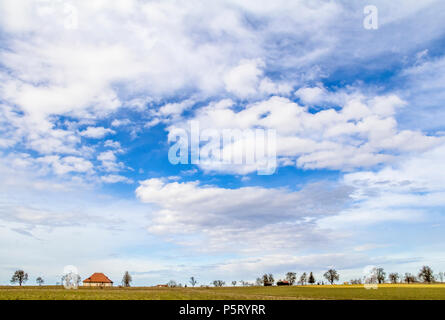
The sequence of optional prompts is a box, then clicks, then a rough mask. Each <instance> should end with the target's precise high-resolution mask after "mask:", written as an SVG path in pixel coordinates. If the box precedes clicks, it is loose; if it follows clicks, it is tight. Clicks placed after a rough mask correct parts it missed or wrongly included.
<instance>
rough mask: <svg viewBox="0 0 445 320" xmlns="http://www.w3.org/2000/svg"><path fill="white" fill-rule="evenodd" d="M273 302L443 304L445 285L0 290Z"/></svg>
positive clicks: (7, 289) (39, 296) (28, 295)
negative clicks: (417, 301)
mask: <svg viewBox="0 0 445 320" xmlns="http://www.w3.org/2000/svg"><path fill="white" fill-rule="evenodd" d="M5 299H7V300H25V299H27V300H29V299H31V300H97V299H100V300H228V299H229V300H245V299H252V300H273V299H283V300H284V299H286V300H287V299H378V300H405V299H427V300H445V284H431V285H424V284H412V285H406V284H397V285H390V284H384V285H380V286H379V288H378V289H376V290H373V289H370V290H367V289H365V288H364V287H363V286H360V285H337V286H336V285H334V286H304V287H302V286H292V287H223V288H156V287H134V288H105V289H92V288H79V289H77V290H66V289H64V288H63V287H59V286H44V287H31V286H26V287H21V288H20V287H17V286H4V287H0V300H5Z"/></svg>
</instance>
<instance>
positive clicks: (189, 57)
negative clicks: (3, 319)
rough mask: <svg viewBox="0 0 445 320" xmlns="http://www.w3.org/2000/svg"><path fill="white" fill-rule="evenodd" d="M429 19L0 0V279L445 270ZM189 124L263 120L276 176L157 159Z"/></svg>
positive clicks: (276, 5)
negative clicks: (271, 140) (69, 273)
mask: <svg viewBox="0 0 445 320" xmlns="http://www.w3.org/2000/svg"><path fill="white" fill-rule="evenodd" d="M371 2H372V3H371ZM367 5H373V6H374V8H376V9H377V10H378V11H377V17H378V20H374V21H373V23H376V28H369V24H368V25H367V24H366V21H368V22H369V20H366V19H367V17H368V14H367V13H365V11H364V8H365V7H366V6H367ZM443 21H445V3H444V2H443V1H434V0H424V1H414V0H404V1H402V0H394V1H383V0H382V1H380V0H375V1H353V2H352V1H327V0H326V1H322V0H314V1H303V0H301V1H284V0H277V1H262V0H255V1H251V0H246V1H242V2H241V1H231V0H226V1H218V0H216V1H212V2H211V3H209V2H208V1H198V0H191V1H183V2H179V1H170V0H166V1H139V0H125V1H123V0H122V1H120V0H107V1H105V0H94V1H74V0H73V1H64V0H35V1H20V2H19V1H13V0H0V283H1V284H8V283H9V280H10V279H11V276H12V274H13V272H14V271H15V270H17V269H23V270H25V271H26V272H27V273H28V274H29V277H30V279H29V281H28V284H34V283H35V278H37V277H39V276H41V277H43V278H44V279H45V281H46V283H47V284H55V283H56V282H58V281H60V277H61V274H62V272H63V270H64V267H65V266H68V265H73V266H75V267H76V268H77V269H78V270H79V274H80V275H81V277H82V278H87V277H88V276H90V275H91V274H92V273H94V272H103V273H105V274H106V275H107V276H109V277H110V278H111V279H112V280H113V281H114V282H115V283H116V284H118V283H120V281H121V279H122V276H123V274H124V272H125V271H127V270H128V271H129V272H130V274H131V275H132V276H133V284H134V285H156V284H161V283H167V282H168V281H169V280H175V281H176V282H178V283H183V284H185V283H187V282H188V279H189V278H190V277H191V276H194V277H195V278H196V279H197V280H198V285H207V284H209V283H210V282H211V281H212V280H216V279H221V280H224V281H226V282H227V283H230V282H231V281H233V280H236V281H240V280H244V281H254V280H255V279H256V278H257V277H259V276H261V275H262V274H264V273H273V274H274V276H275V278H276V279H281V278H283V277H284V275H285V273H286V272H289V271H292V272H296V273H297V276H299V275H301V274H302V273H303V272H311V271H312V272H314V275H315V277H316V279H317V280H319V281H321V280H322V275H323V273H324V272H325V271H326V270H327V269H329V268H335V269H337V270H338V272H339V274H340V282H344V281H349V280H351V279H355V278H360V277H362V275H363V272H364V271H363V270H365V269H366V268H367V267H368V266H379V267H383V268H384V269H385V270H386V271H387V273H389V272H399V273H405V272H411V273H414V274H416V273H417V272H418V270H419V269H420V267H421V266H422V265H429V266H431V267H432V269H433V270H434V272H435V273H438V272H439V271H445V255H444V253H443V252H444V250H443V245H444V243H445V233H444V232H443V228H444V226H445V211H444V209H445V163H444V161H443V159H444V157H445V121H444V120H445V107H444V106H443V101H445V95H444V92H445V29H444V28H443V23H444V22H443ZM191 122H194V123H198V124H199V126H200V130H216V131H218V132H221V131H223V130H225V129H229V130H230V129H231V130H233V129H239V130H254V129H262V130H273V132H274V133H275V135H276V150H275V151H276V161H277V162H276V168H275V171H274V172H273V173H272V174H266V175H264V174H259V172H258V170H257V169H258V167H256V166H255V165H247V164H220V163H216V164H215V163H206V162H200V163H197V164H193V163H187V164H182V163H179V164H173V163H171V161H169V150H171V148H172V146H173V145H174V144H175V142H176V140H175V132H176V131H175V130H178V129H182V130H185V132H187V134H188V133H189V131H190V130H189V129H188V128H189V125H190V123H191ZM204 145H205V141H204V142H203V143H202V146H204Z"/></svg>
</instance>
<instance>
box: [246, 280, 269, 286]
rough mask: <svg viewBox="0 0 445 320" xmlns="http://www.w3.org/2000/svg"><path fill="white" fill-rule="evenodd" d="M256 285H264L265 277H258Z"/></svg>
mask: <svg viewBox="0 0 445 320" xmlns="http://www.w3.org/2000/svg"><path fill="white" fill-rule="evenodd" d="M243 285H244V284H243ZM255 285H257V286H262V285H264V282H263V279H261V278H256V281H255Z"/></svg>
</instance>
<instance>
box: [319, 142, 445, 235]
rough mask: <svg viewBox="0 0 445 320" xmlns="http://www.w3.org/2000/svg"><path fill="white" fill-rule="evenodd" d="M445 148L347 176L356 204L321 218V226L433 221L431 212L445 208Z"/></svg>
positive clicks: (438, 148)
mask: <svg viewBox="0 0 445 320" xmlns="http://www.w3.org/2000/svg"><path fill="white" fill-rule="evenodd" d="M444 156H445V146H444V145H441V146H438V147H436V148H434V149H432V150H430V151H428V152H425V153H423V154H421V155H412V156H410V157H406V158H405V159H403V160H402V161H400V162H399V163H397V164H394V165H392V166H385V167H383V168H382V169H380V170H378V171H376V172H373V171H362V172H354V173H349V174H346V175H345V176H344V183H345V185H349V186H351V187H352V188H353V189H354V192H353V193H352V194H351V197H352V198H353V199H354V201H355V205H354V206H351V207H350V208H349V209H347V210H344V211H342V212H341V213H340V214H339V215H337V216H333V217H326V218H323V219H320V221H319V222H318V224H319V225H320V226H321V227H327V226H331V227H333V228H343V229H348V228H350V227H351V226H354V227H357V226H368V225H373V224H376V223H381V222H388V221H393V222H394V221H396V222H425V221H428V220H431V221H433V220H434V219H435V218H434V215H430V214H429V213H430V212H434V211H435V210H443V208H445V186H444V184H443V181H445V165H444V162H443V157H444Z"/></svg>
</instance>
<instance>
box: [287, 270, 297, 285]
mask: <svg viewBox="0 0 445 320" xmlns="http://www.w3.org/2000/svg"><path fill="white" fill-rule="evenodd" d="M286 280H287V281H288V282H289V285H291V286H293V285H294V283H295V281H296V280H297V274H296V273H295V272H288V273H286Z"/></svg>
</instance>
